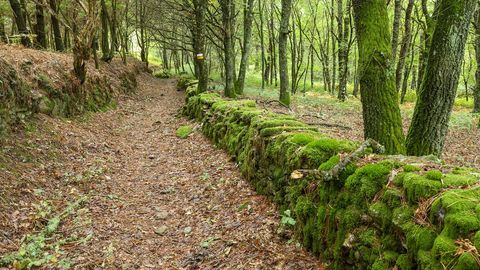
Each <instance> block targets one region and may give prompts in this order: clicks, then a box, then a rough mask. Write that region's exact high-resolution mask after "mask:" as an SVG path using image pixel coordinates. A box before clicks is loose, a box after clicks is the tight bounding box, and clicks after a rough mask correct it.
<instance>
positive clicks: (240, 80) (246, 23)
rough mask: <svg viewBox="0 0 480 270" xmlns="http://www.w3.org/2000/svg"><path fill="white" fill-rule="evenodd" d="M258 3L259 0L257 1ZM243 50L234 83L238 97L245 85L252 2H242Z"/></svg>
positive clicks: (250, 33) (248, 0)
mask: <svg viewBox="0 0 480 270" xmlns="http://www.w3.org/2000/svg"><path fill="white" fill-rule="evenodd" d="M258 1H260V0H258ZM243 4H244V8H243V50H242V58H241V60H240V68H239V72H238V77H237V81H236V82H235V92H236V93H237V94H239V95H242V94H243V88H244V85H245V76H246V73H247V68H248V57H249V54H250V43H251V42H250V41H251V37H252V22H253V7H254V6H253V5H254V0H244V1H243Z"/></svg>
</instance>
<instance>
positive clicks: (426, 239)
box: [402, 222, 437, 254]
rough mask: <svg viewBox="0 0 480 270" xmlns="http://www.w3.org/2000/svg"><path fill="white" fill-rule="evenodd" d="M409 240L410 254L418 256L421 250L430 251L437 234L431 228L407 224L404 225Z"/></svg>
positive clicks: (411, 223)
mask: <svg viewBox="0 0 480 270" xmlns="http://www.w3.org/2000/svg"><path fill="white" fill-rule="evenodd" d="M402 228H403V229H404V231H405V234H406V238H407V249H408V252H409V253H410V254H416V253H417V252H418V251H419V250H426V251H429V250H430V249H431V248H432V246H433V243H434V241H435V238H436V237H437V234H436V233H435V232H434V231H433V230H432V229H430V228H427V227H424V226H421V225H418V224H415V223H413V222H407V223H405V224H404V225H402Z"/></svg>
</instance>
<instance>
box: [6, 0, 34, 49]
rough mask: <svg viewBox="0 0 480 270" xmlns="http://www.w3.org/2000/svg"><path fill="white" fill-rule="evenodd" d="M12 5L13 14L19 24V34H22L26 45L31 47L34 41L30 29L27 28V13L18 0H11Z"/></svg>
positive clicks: (23, 42)
mask: <svg viewBox="0 0 480 270" xmlns="http://www.w3.org/2000/svg"><path fill="white" fill-rule="evenodd" d="M9 1H10V7H11V8H12V10H13V15H14V17H15V23H16V24H17V29H18V32H19V34H20V35H21V42H22V44H23V46H25V47H31V46H32V43H31V41H30V38H29V37H28V29H27V22H26V19H25V15H24V13H23V10H22V6H21V5H20V2H18V0H9Z"/></svg>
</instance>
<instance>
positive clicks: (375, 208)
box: [368, 202, 392, 230]
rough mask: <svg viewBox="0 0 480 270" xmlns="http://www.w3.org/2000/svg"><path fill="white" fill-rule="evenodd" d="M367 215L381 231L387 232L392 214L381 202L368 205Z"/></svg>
mask: <svg viewBox="0 0 480 270" xmlns="http://www.w3.org/2000/svg"><path fill="white" fill-rule="evenodd" d="M368 213H369V214H370V216H371V217H372V218H373V220H374V221H375V223H377V224H378V225H379V226H380V228H382V229H383V230H387V228H388V227H389V226H390V224H391V222H392V212H391V210H390V208H388V207H387V205H385V204H384V203H383V202H376V203H374V204H372V205H370V207H369V208H368Z"/></svg>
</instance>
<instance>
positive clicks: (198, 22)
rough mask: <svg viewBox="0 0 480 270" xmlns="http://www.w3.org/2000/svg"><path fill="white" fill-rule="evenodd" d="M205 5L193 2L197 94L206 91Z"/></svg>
mask: <svg viewBox="0 0 480 270" xmlns="http://www.w3.org/2000/svg"><path fill="white" fill-rule="evenodd" d="M207 4H208V3H207V0H193V5H194V8H195V34H194V37H195V40H194V50H195V54H196V55H195V59H194V61H195V66H196V67H197V69H196V70H197V77H198V86H197V91H198V92H204V91H207V87H208V70H207V66H206V63H205V32H206V27H207V26H206V21H205V10H206V9H207Z"/></svg>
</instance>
